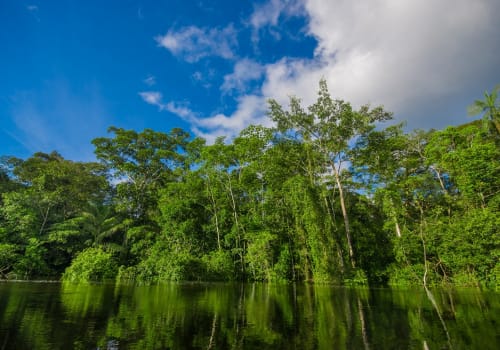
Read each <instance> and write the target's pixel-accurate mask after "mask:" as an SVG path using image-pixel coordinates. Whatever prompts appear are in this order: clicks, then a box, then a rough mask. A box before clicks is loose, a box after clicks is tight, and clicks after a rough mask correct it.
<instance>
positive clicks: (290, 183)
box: [0, 81, 500, 287]
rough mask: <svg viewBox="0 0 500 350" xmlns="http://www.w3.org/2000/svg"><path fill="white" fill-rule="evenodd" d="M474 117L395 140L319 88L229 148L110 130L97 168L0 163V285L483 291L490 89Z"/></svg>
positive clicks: (492, 259) (498, 200) (492, 229)
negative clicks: (276, 284)
mask: <svg viewBox="0 0 500 350" xmlns="http://www.w3.org/2000/svg"><path fill="white" fill-rule="evenodd" d="M474 107H476V108H479V109H480V110H477V111H475V112H481V113H483V115H484V119H483V122H481V121H480V120H477V121H473V122H471V123H469V124H466V125H461V126H458V127H448V128H446V129H444V130H440V131H435V130H431V131H422V130H416V131H412V132H409V133H406V132H404V131H403V127H402V125H391V126H388V127H386V128H384V125H383V123H382V122H384V121H387V120H389V119H390V118H391V114H390V113H388V112H386V111H385V110H384V109H383V108H381V107H377V108H369V107H368V106H363V107H361V108H360V109H354V108H353V107H352V106H351V105H350V104H349V103H348V102H345V101H341V100H335V99H332V98H331V97H330V94H329V93H328V91H327V87H326V83H325V82H323V81H322V82H321V83H320V89H319V94H318V99H317V101H316V102H315V103H314V104H313V105H311V106H309V107H308V108H304V107H302V106H301V103H300V101H299V100H298V99H296V98H292V99H291V100H290V106H289V108H288V109H284V108H282V106H280V105H279V104H278V103H277V102H276V101H270V102H269V117H270V118H271V119H272V120H273V122H274V125H275V126H276V127H275V128H265V127H262V126H251V127H248V128H246V129H245V130H243V131H242V132H241V133H240V134H239V136H238V137H236V138H235V139H234V140H231V141H228V140H225V139H224V138H219V139H217V141H216V142H215V143H214V144H211V145H208V144H206V143H205V141H204V140H202V139H200V138H193V137H191V135H189V134H188V133H187V132H185V131H183V130H180V129H173V130H172V131H170V132H169V133H161V132H157V131H153V130H150V129H146V130H144V131H142V132H136V131H132V130H124V129H121V128H116V127H112V128H110V129H109V131H110V133H111V136H110V137H102V138H97V139H95V140H93V141H92V143H93V144H94V146H95V154H96V156H97V159H98V160H99V163H94V162H74V161H71V160H67V159H64V158H63V157H62V156H61V155H60V154H58V153H57V152H52V153H50V154H45V153H36V154H34V155H33V156H32V157H30V158H28V159H26V160H21V159H16V158H12V157H4V158H3V160H2V163H1V164H2V165H1V168H0V194H1V197H0V277H3V278H17V279H19V278H40V277H59V276H61V275H62V276H63V278H65V279H68V280H73V281H82V280H102V279H114V278H116V279H117V280H119V281H136V282H141V283H151V282H161V281H170V280H255V281H291V280H294V281H314V282H334V283H348V284H365V283H370V284H378V283H391V284H422V283H423V284H430V283H447V282H452V283H456V284H465V285H478V284H481V285H484V286H491V287H495V286H497V285H498V283H499V281H500V264H499V262H498V258H499V255H500V249H499V246H500V236H499V228H500V216H499V215H498V213H499V212H500V210H499V209H500V114H499V106H498V99H497V94H496V91H493V92H492V93H491V94H486V95H485V99H484V101H476V103H475V104H474Z"/></svg>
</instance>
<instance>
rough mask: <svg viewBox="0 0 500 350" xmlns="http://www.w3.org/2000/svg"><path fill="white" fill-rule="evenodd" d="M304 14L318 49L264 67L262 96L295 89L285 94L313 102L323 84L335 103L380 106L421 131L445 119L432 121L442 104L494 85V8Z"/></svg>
mask: <svg viewBox="0 0 500 350" xmlns="http://www.w3.org/2000/svg"><path fill="white" fill-rule="evenodd" d="M304 6H305V9H306V11H307V14H308V18H309V19H308V21H309V24H308V32H309V34H310V35H312V36H314V37H315V38H316V40H317V42H318V45H317V47H316V50H315V54H314V59H312V60H286V59H283V60H280V61H279V62H276V63H275V64H273V65H270V66H269V67H268V70H267V80H266V82H265V84H264V86H263V88H262V89H263V93H264V94H266V95H267V94H273V93H274V94H276V91H289V90H290V87H294V89H293V90H294V91H290V92H292V93H293V94H296V95H298V96H301V97H306V98H307V99H311V98H312V97H313V96H311V94H312V92H311V86H317V81H318V78H319V77H325V78H326V79H327V81H328V82H329V86H330V88H331V90H332V93H333V95H335V96H339V97H342V98H345V99H347V100H349V101H352V102H354V103H355V104H363V103H368V102H371V103H374V104H384V105H386V106H387V107H388V108H389V109H391V110H394V111H395V112H396V113H399V114H404V115H406V116H404V117H403V118H407V117H408V116H409V117H410V118H413V120H412V121H410V124H413V125H414V126H415V125H416V126H424V127H427V126H430V125H429V124H430V123H431V122H434V121H435V119H436V117H443V116H442V115H441V116H438V115H436V114H437V113H442V112H445V110H444V109H443V108H440V106H439V104H440V103H443V102H445V100H446V99H449V98H452V97H455V98H456V97H457V96H459V95H460V96H461V95H465V94H467V93H469V94H471V93H473V91H474V90H475V89H478V90H479V91H481V90H483V89H484V88H485V86H487V84H491V83H493V82H492V79H498V72H499V71H498V66H499V63H500V41H499V40H498V29H499V25H498V21H497V18H496V15H495V14H496V13H499V11H500V3H499V2H498V1H494V0H478V1H474V2H470V1H467V0H441V1H432V0H421V1H414V2H406V1H404V2H403V1H392V0H378V1H356V2H352V1H348V0H337V1H326V0H306V1H305V2H304ZM314 82H316V83H314ZM468 102H469V101H467V102H466V103H468ZM426 104H435V105H434V106H431V105H426ZM417 110H418V111H417ZM418 113H421V115H420V116H418ZM464 113H465V112H464ZM424 114H428V117H427V120H424V119H426V117H425V116H424ZM450 117H453V116H450ZM416 118H420V120H417V119H416ZM433 119H434V120H433ZM443 121H444V120H443ZM449 121H450V120H448V121H446V122H449Z"/></svg>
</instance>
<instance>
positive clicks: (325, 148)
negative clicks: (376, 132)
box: [269, 80, 391, 268]
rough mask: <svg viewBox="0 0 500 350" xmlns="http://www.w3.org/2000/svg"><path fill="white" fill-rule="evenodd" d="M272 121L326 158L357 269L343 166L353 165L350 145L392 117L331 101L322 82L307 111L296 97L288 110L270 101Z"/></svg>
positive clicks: (352, 261)
mask: <svg viewBox="0 0 500 350" xmlns="http://www.w3.org/2000/svg"><path fill="white" fill-rule="evenodd" d="M269 106H270V112H269V115H270V117H271V119H272V120H273V121H274V122H275V123H276V124H277V127H278V130H279V131H280V132H282V133H283V134H285V135H293V134H295V136H296V137H298V139H300V140H301V141H302V142H303V143H305V144H306V145H308V146H309V147H311V148H312V149H313V150H315V151H317V152H319V153H321V154H322V155H323V160H322V169H324V171H326V172H327V175H328V176H330V177H332V178H333V179H334V181H335V188H336V190H337V191H338V193H339V200H340V206H341V210H342V217H343V219H344V230H345V235H346V240H347V248H348V252H349V259H350V263H351V267H352V268H355V266H356V262H355V260H356V259H355V256H354V249H353V242H352V232H351V224H350V222H349V214H348V212H347V205H346V202H345V198H346V196H345V193H344V187H345V186H344V184H343V182H344V180H343V178H342V174H341V169H342V168H341V167H342V164H345V163H346V162H349V161H350V159H349V153H348V150H349V148H350V142H351V141H352V140H353V139H355V138H356V137H357V136H359V135H360V134H361V133H364V132H366V131H367V130H369V129H371V128H373V127H374V123H375V122H379V121H385V120H388V119H390V118H391V114H390V113H388V112H386V111H384V110H383V108H382V107H376V108H374V109H370V108H369V106H362V107H361V108H360V109H359V110H358V111H356V110H354V109H353V108H352V107H351V105H350V104H349V103H348V102H345V101H342V100H334V99H332V98H331V96H330V94H329V92H328V88H327V84H326V81H325V80H321V81H320V87H319V92H318V99H317V101H316V102H315V103H314V104H313V105H311V106H310V107H309V108H308V110H305V109H303V108H302V106H301V105H300V100H299V99H298V98H296V97H292V98H291V99H290V110H289V111H285V110H283V108H282V107H281V106H280V105H279V104H278V102H276V101H274V100H270V101H269Z"/></svg>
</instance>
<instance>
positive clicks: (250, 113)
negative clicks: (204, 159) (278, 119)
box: [139, 91, 270, 143]
mask: <svg viewBox="0 0 500 350" xmlns="http://www.w3.org/2000/svg"><path fill="white" fill-rule="evenodd" d="M139 95H140V96H141V97H142V99H143V100H144V101H145V102H146V103H148V104H150V105H153V106H157V107H158V109H159V110H160V111H168V112H170V113H173V114H175V115H177V116H178V117H180V118H182V119H183V120H185V121H186V122H188V123H190V125H191V130H192V131H193V132H194V134H195V135H197V136H201V137H203V138H205V139H206V140H207V142H209V143H211V142H214V141H215V139H216V138H217V137H218V136H227V137H228V138H229V139H230V138H232V137H234V136H236V135H237V134H238V133H239V131H240V130H242V129H244V128H245V127H247V126H248V125H250V124H261V125H267V126H269V125H270V121H269V119H268V118H267V117H266V113H265V109H266V102H265V100H264V98H263V97H260V96H254V95H247V96H242V97H240V98H239V99H238V101H237V102H238V103H237V104H238V106H237V108H236V110H235V112H234V113H232V114H231V115H225V114H222V113H218V114H215V115H213V116H210V117H200V116H199V115H198V113H196V112H194V111H192V110H191V109H190V108H189V107H188V106H186V105H184V104H181V103H178V102H174V101H169V102H164V101H163V97H162V94H161V93H159V92H157V91H146V92H139Z"/></svg>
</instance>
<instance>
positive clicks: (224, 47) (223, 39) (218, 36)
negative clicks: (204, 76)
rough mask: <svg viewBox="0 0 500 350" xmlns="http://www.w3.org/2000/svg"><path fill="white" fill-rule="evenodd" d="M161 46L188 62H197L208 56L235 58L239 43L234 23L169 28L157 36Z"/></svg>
mask: <svg viewBox="0 0 500 350" xmlns="http://www.w3.org/2000/svg"><path fill="white" fill-rule="evenodd" d="M155 40H156V42H157V43H158V45H159V46H161V47H163V48H165V49H167V50H169V51H170V52H171V53H172V54H173V55H175V56H177V57H180V58H183V59H184V60H186V61H187V62H191V63H194V62H197V61H199V60H200V59H202V58H204V57H207V56H218V57H222V58H225V59H232V58H234V56H235V55H234V49H235V47H236V45H237V40H236V31H235V29H234V27H233V26H232V25H228V26H227V27H225V28H223V29H218V28H211V29H207V28H198V27H196V26H190V27H185V28H182V29H180V30H179V31H174V30H172V29H171V30H169V31H168V32H167V34H165V35H160V36H157V37H156V38H155Z"/></svg>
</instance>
